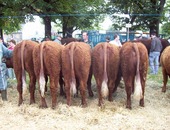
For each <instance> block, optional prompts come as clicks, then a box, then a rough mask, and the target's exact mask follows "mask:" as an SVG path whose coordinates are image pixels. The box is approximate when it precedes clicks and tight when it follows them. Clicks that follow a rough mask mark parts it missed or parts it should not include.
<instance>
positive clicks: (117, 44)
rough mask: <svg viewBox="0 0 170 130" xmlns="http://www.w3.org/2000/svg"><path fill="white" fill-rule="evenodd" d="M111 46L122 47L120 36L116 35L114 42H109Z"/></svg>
mask: <svg viewBox="0 0 170 130" xmlns="http://www.w3.org/2000/svg"><path fill="white" fill-rule="evenodd" d="M109 43H110V44H114V45H116V46H118V47H122V44H121V42H120V37H119V35H117V34H116V35H114V40H112V41H110V42H109Z"/></svg>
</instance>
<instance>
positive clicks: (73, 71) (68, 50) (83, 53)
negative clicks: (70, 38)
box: [62, 42, 91, 107]
mask: <svg viewBox="0 0 170 130" xmlns="http://www.w3.org/2000/svg"><path fill="white" fill-rule="evenodd" d="M90 65H91V49H90V46H89V45H88V44H86V43H83V42H71V43H70V44H68V45H66V46H65V48H64V49H63V51H62V72H63V76H64V81H65V91H66V97H67V104H68V105H71V93H73V95H74V94H76V81H78V82H79V84H80V94H81V104H82V106H83V107H85V106H87V102H86V86H87V80H88V75H89V70H90Z"/></svg>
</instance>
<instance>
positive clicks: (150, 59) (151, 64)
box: [149, 52, 155, 74]
mask: <svg viewBox="0 0 170 130" xmlns="http://www.w3.org/2000/svg"><path fill="white" fill-rule="evenodd" d="M149 62H150V74H155V67H154V54H153V52H150V54H149Z"/></svg>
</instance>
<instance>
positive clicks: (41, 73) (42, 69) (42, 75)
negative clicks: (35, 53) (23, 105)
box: [39, 42, 45, 97]
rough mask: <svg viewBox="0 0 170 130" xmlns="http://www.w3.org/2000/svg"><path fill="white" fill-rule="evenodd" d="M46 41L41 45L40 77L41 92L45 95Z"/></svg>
mask: <svg viewBox="0 0 170 130" xmlns="http://www.w3.org/2000/svg"><path fill="white" fill-rule="evenodd" d="M44 44H45V43H44V42H42V43H41V45H40V66H41V67H40V77H39V85H40V92H41V96H42V97H45V95H44V93H45V77H44V66H43V48H44Z"/></svg>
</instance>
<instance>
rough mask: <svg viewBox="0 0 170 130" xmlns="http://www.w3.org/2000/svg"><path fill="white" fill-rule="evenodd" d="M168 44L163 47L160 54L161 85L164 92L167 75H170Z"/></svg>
mask: <svg viewBox="0 0 170 130" xmlns="http://www.w3.org/2000/svg"><path fill="white" fill-rule="evenodd" d="M169 52H170V46H169V47H167V48H165V50H164V51H163V52H162V55H161V59H160V62H161V65H162V75H163V87H162V92H166V85H167V82H168V76H169V77H170V53H169Z"/></svg>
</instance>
